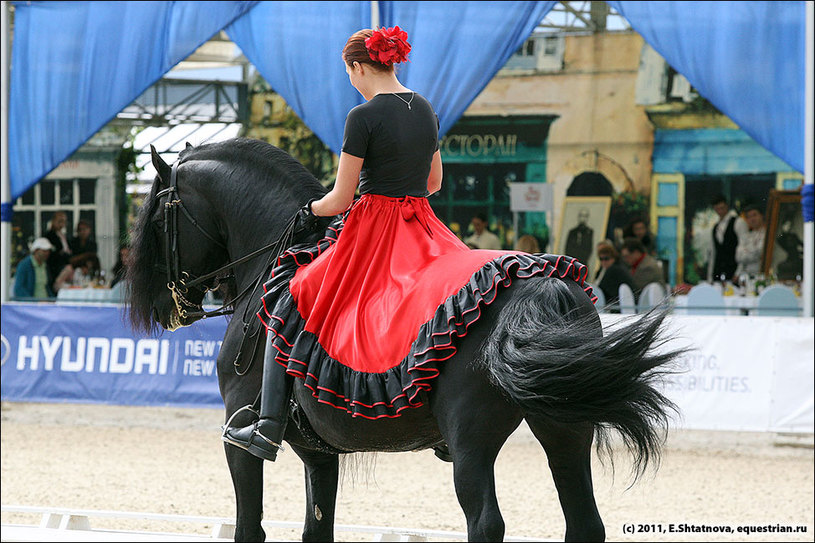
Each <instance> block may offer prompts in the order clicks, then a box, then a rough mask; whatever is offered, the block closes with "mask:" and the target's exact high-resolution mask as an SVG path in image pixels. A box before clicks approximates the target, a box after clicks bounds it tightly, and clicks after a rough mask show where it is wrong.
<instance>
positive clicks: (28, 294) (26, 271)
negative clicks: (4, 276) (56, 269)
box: [14, 238, 54, 300]
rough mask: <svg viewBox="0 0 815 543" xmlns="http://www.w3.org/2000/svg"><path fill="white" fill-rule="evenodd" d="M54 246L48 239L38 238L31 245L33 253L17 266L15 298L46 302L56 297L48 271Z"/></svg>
mask: <svg viewBox="0 0 815 543" xmlns="http://www.w3.org/2000/svg"><path fill="white" fill-rule="evenodd" d="M53 249H54V246H53V245H51V242H50V241H48V239H47V238H37V239H35V240H34V243H32V244H31V253H30V254H29V255H28V256H27V257H25V258H24V259H22V260H21V261H20V263H19V264H17V272H16V275H15V277H14V297H15V298H20V299H24V298H35V299H39V300H45V299H48V298H53V297H54V291H53V290H52V289H51V277H50V272H49V270H48V257H49V256H50V255H51V251H52V250H53Z"/></svg>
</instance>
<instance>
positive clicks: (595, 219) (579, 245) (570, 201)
mask: <svg viewBox="0 0 815 543" xmlns="http://www.w3.org/2000/svg"><path fill="white" fill-rule="evenodd" d="M610 213H611V196H567V197H566V199H565V200H564V201H563V210H562V211H561V213H560V221H559V226H558V235H557V238H556V239H557V246H556V248H555V251H556V252H557V253H558V254H562V255H568V256H573V257H575V258H577V259H578V260H579V261H580V262H581V263H583V264H585V265H586V266H588V267H589V272H590V274H592V275H590V276H593V273H594V270H595V267H596V262H595V261H596V260H597V255H596V251H595V248H596V247H597V244H598V243H600V242H601V241H603V240H604V239H605V237H606V229H607V228H608V218H609V214H610Z"/></svg>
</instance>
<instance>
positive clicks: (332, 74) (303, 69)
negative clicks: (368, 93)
mask: <svg viewBox="0 0 815 543" xmlns="http://www.w3.org/2000/svg"><path fill="white" fill-rule="evenodd" d="M370 26H371V4H370V2H261V3H260V4H258V5H257V6H256V7H255V8H254V9H253V10H252V11H251V12H250V13H248V14H247V15H245V16H244V17H242V18H240V19H238V20H237V21H235V22H234V23H232V25H230V26H229V27H227V28H226V33H227V34H228V35H229V37H230V39H232V41H234V42H235V44H236V45H237V46H238V47H240V48H241V50H242V51H243V54H244V55H246V58H247V59H249V61H250V62H251V63H252V64H253V65H254V66H255V68H257V70H258V72H260V74H261V75H262V76H263V78H264V79H266V81H267V82H268V83H269V85H271V87H272V88H273V89H274V90H275V92H277V93H278V94H280V96H282V97H283V99H284V100H286V103H287V104H288V105H289V107H291V108H292V109H293V110H294V112H295V113H297V116H298V117H300V118H301V119H302V120H303V122H304V123H306V125H307V126H308V127H309V128H310V129H311V130H312V131H313V132H314V133H315V134H317V136H318V137H319V138H320V139H321V140H322V141H323V142H324V143H325V144H326V145H327V146H328V147H329V148H330V149H331V150H332V151H334V152H335V153H337V154H339V152H340V148H341V147H342V133H343V129H344V127H345V117H346V115H347V114H348V111H349V110H350V109H351V108H353V107H354V106H356V105H358V104H361V103H362V102H363V98H362V96H361V95H360V94H359V92H357V90H356V89H355V88H354V87H352V86H351V83H350V82H349V81H348V75H347V74H346V73H345V64H344V63H343V61H342V48H343V47H344V46H345V42H346V40H347V39H348V37H349V36H351V34H353V33H354V32H356V31H357V30H360V29H362V28H370Z"/></svg>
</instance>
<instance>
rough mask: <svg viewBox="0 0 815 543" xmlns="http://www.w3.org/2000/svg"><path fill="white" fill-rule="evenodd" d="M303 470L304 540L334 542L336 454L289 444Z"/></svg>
mask: <svg viewBox="0 0 815 543" xmlns="http://www.w3.org/2000/svg"><path fill="white" fill-rule="evenodd" d="M292 449H293V450H294V452H295V453H297V456H299V457H300V459H301V460H302V461H303V464H304V465H305V468H306V469H305V473H306V520H305V523H304V524H303V541H333V540H334V512H335V509H336V504H337V483H338V481H339V457H338V456H337V455H336V454H326V453H321V452H317V451H311V450H308V449H303V448H301V447H298V446H296V445H292Z"/></svg>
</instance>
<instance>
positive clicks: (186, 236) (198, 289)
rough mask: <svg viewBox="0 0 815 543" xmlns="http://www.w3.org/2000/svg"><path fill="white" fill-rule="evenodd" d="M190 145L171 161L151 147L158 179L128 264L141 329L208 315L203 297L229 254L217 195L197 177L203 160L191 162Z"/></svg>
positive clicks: (133, 315)
mask: <svg viewBox="0 0 815 543" xmlns="http://www.w3.org/2000/svg"><path fill="white" fill-rule="evenodd" d="M191 149H192V148H191V146H190V145H189V144H188V146H187V149H185V151H183V152H182V153H181V154H180V155H179V157H178V160H177V161H176V162H175V163H174V164H173V165H172V166H170V165H168V164H167V163H166V162H165V161H164V160H163V159H162V158H161V157H160V156H159V154H158V153H157V152H156V150H155V148H153V147H152V146H151V151H152V161H153V166H154V167H155V169H156V172H157V174H156V178H155V181H154V182H153V187H152V189H151V191H150V196H149V197H148V198H147V200H146V201H145V203H144V206H143V207H142V210H141V212H140V215H139V218H138V220H137V222H136V225H135V227H134V231H133V240H132V246H131V247H132V248H131V262H130V265H129V266H128V271H127V279H128V284H129V296H128V304H129V310H130V320H131V323H132V324H133V326H134V328H136V329H143V330H145V331H152V330H154V329H156V328H157V326H161V327H162V328H164V329H167V330H174V329H176V328H178V327H180V326H189V325H190V324H192V323H193V322H194V321H196V320H198V319H200V318H201V317H202V316H203V312H202V305H201V304H202V301H203V299H204V296H205V294H206V292H207V290H208V289H211V288H213V287H215V286H216V285H215V281H216V279H215V278H214V277H206V276H207V275H208V274H209V272H211V271H212V270H214V269H216V268H217V267H218V266H220V265H221V264H223V263H225V262H226V261H227V259H228V255H227V251H226V245H225V238H224V234H223V229H222V227H221V226H222V225H220V224H219V221H218V214H217V213H215V212H214V209H213V207H212V204H211V200H212V195H208V194H207V193H206V192H205V191H204V190H202V185H203V183H201V182H196V178H197V177H198V176H199V174H200V172H199V171H198V170H200V168H201V165H200V163H196V162H187V163H185V158H186V156H187V154H188V153H189V152H190V151H191Z"/></svg>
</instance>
